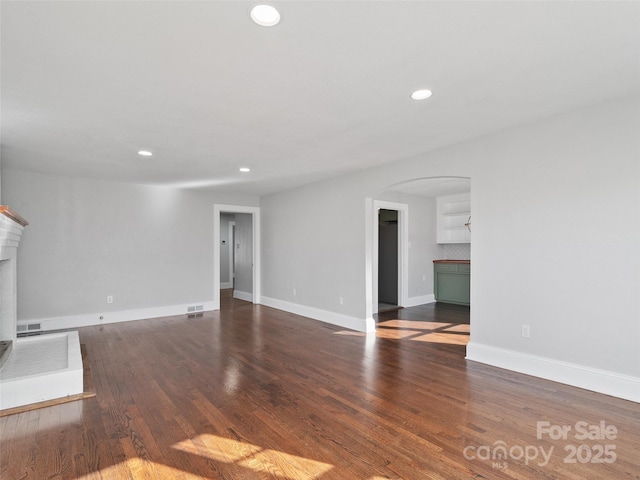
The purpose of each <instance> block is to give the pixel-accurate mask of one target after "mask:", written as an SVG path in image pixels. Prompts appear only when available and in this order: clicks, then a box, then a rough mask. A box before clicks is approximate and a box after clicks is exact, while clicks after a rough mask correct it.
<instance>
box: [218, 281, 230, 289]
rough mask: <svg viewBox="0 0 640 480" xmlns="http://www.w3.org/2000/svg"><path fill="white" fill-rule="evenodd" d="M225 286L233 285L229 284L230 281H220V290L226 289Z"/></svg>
mask: <svg viewBox="0 0 640 480" xmlns="http://www.w3.org/2000/svg"><path fill="white" fill-rule="evenodd" d="M227 288H233V285H232V284H231V282H221V283H220V290H226V289H227Z"/></svg>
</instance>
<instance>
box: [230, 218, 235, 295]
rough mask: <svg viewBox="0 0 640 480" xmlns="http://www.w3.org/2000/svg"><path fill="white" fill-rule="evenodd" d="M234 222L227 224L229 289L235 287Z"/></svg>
mask: <svg viewBox="0 0 640 480" xmlns="http://www.w3.org/2000/svg"><path fill="white" fill-rule="evenodd" d="M235 229H236V222H229V232H228V233H229V283H230V284H231V288H235V286H236V282H235V280H236V262H235V259H236V247H235V240H236V237H235V233H236V232H235Z"/></svg>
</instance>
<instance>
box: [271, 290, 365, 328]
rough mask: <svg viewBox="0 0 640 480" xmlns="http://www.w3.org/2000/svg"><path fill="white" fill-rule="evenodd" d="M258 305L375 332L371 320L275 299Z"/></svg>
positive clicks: (340, 325)
mask: <svg viewBox="0 0 640 480" xmlns="http://www.w3.org/2000/svg"><path fill="white" fill-rule="evenodd" d="M260 303H262V305H266V306H267V307H272V308H277V309H278V310H284V311H285V312H289V313H295V314H296V315H300V316H302V317H308V318H312V319H314V320H320V321H321V322H325V323H330V324H332V325H337V326H339V327H344V328H348V329H350V330H356V331H358V332H372V331H374V330H375V322H374V321H373V319H372V318H369V319H364V318H357V317H350V316H348V315H343V314H341V313H335V312H330V311H328V310H322V309H320V308H315V307H308V306H306V305H300V304H299V303H292V302H286V301H284V300H278V299H277V298H270V297H264V296H263V297H262V298H261V302H260Z"/></svg>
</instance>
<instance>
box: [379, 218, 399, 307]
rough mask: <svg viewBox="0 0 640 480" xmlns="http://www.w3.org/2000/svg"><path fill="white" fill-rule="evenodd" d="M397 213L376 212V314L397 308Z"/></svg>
mask: <svg viewBox="0 0 640 480" xmlns="http://www.w3.org/2000/svg"><path fill="white" fill-rule="evenodd" d="M398 257H399V245H398V211H397V210H389V209H386V208H381V209H379V210H378V312H385V311H389V310H397V309H399V308H400V307H399V306H398V263H399V262H398V260H399V258H398Z"/></svg>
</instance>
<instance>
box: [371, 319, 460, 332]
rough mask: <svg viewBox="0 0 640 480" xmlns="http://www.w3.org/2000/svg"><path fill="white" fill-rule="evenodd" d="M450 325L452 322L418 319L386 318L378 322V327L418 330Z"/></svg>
mask: <svg viewBox="0 0 640 480" xmlns="http://www.w3.org/2000/svg"><path fill="white" fill-rule="evenodd" d="M450 325H452V324H451V323H443V322H423V321H419V320H386V321H384V322H380V323H378V327H392V328H414V329H420V330H435V329H436V328H443V327H448V326H450Z"/></svg>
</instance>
